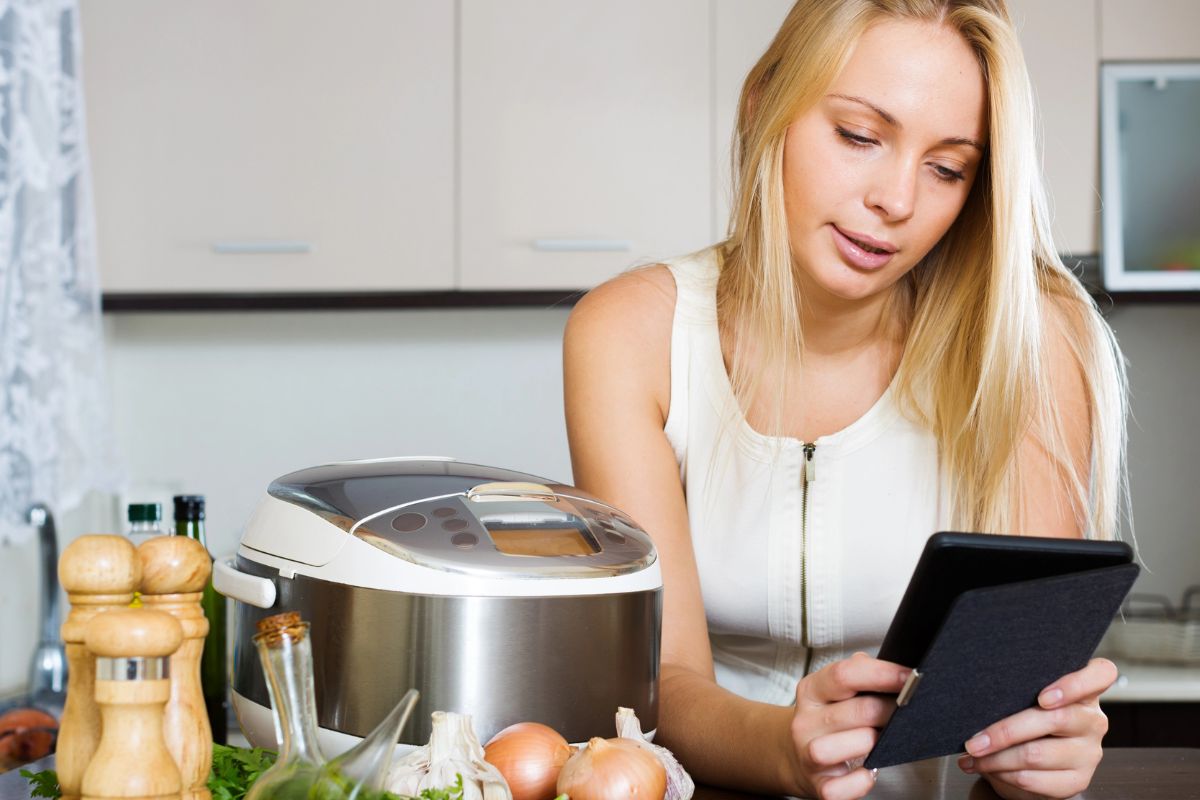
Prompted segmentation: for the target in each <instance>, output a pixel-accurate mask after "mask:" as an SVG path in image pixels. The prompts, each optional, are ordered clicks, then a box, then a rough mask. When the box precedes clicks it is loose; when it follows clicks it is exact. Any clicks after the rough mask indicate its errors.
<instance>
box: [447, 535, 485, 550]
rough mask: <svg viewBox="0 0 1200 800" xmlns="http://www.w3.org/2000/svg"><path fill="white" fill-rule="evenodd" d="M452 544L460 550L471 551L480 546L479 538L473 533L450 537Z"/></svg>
mask: <svg viewBox="0 0 1200 800" xmlns="http://www.w3.org/2000/svg"><path fill="white" fill-rule="evenodd" d="M450 543H451V544H452V545H454V546H455V547H457V548H458V549H459V550H470V549H471V548H472V547H474V546H475V545H477V544H479V537H478V536H476V535H475V534H473V533H456V534H454V535H453V536H451V537H450Z"/></svg>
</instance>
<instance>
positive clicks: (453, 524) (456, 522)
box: [442, 519, 467, 531]
mask: <svg viewBox="0 0 1200 800" xmlns="http://www.w3.org/2000/svg"><path fill="white" fill-rule="evenodd" d="M442 527H443V528H444V529H446V530H448V531H461V530H463V529H464V528H466V527H467V521H466V520H465V519H448V520H446V521H445V522H443V523H442Z"/></svg>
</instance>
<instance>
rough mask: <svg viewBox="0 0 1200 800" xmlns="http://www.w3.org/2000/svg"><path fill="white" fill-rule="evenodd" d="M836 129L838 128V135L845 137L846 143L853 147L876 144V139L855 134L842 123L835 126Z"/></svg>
mask: <svg viewBox="0 0 1200 800" xmlns="http://www.w3.org/2000/svg"><path fill="white" fill-rule="evenodd" d="M834 130H836V131H837V135H838V136H840V137H842V138H843V139H845V140H846V143H847V144H849V145H850V146H851V147H870V146H871V145H873V144H876V141H875V140H874V139H868V138H867V137H865V136H858V135H857V134H853V133H851V132H850V131H848V130H846V129H845V128H843V127H842V126H840V125H836V126H834Z"/></svg>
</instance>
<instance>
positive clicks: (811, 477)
mask: <svg viewBox="0 0 1200 800" xmlns="http://www.w3.org/2000/svg"><path fill="white" fill-rule="evenodd" d="M816 451H817V446H816V445H815V444H812V443H811V442H810V443H809V444H806V445H804V481H805V482H806V483H812V482H813V481H815V480H816V479H817V467H816V464H814V463H813V453H815V452H816Z"/></svg>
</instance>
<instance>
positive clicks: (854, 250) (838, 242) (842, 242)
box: [829, 225, 895, 269]
mask: <svg viewBox="0 0 1200 800" xmlns="http://www.w3.org/2000/svg"><path fill="white" fill-rule="evenodd" d="M829 228H830V230H831V231H833V244H834V246H835V247H837V250H838V252H839V253H841V256H842V259H843V260H844V261H845V262H846V263H847V264H849V265H850V266H852V267H855V268H856V269H879V268H880V267H882V266H883V265H884V264H886V263H888V262H889V261H891V260H892V256H894V255H895V253H872V252H869V251H867V250H864V249H862V248H861V247H860V246H859V245H857V244H856V243H855V242H854V240H852V239H851V238H850V237H848V236H846V234H844V233H842V232H841V230H839V229H838V226H837V225H830V226H829Z"/></svg>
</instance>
